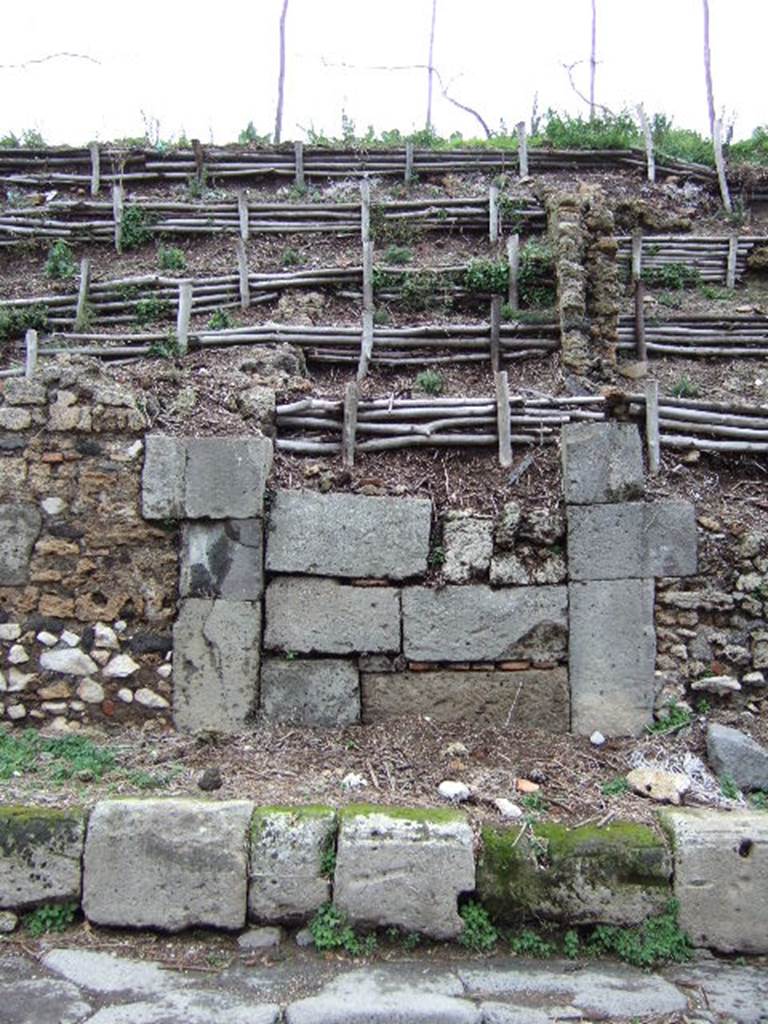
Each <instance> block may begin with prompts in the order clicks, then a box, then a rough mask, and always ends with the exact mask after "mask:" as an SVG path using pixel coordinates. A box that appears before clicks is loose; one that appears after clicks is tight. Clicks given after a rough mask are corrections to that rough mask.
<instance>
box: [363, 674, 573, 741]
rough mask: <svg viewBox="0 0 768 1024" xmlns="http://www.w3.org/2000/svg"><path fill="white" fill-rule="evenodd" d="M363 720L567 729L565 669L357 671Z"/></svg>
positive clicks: (568, 702) (567, 704)
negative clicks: (420, 719)
mask: <svg viewBox="0 0 768 1024" xmlns="http://www.w3.org/2000/svg"><path fill="white" fill-rule="evenodd" d="M362 698H363V721H364V722H365V723H366V724H370V723H374V722H386V721H389V720H391V719H393V718H403V717H413V716H419V715H426V716H428V717H429V718H430V719H431V720H432V721H433V722H468V723H471V724H472V725H494V726H497V725H499V724H509V725H515V726H520V727H523V728H526V729H547V730H549V731H550V732H567V731H568V729H569V727H570V700H569V692H568V672H567V671H566V669H564V668H556V669H549V670H546V669H531V670H529V671H521V672H493V671H488V672H455V671H450V670H438V671H435V672H382V673H363V675H362Z"/></svg>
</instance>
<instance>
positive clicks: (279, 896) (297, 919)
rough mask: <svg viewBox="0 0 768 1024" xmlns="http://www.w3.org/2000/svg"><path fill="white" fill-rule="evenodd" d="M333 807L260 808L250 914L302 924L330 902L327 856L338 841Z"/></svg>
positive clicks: (255, 826)
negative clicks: (336, 840)
mask: <svg viewBox="0 0 768 1024" xmlns="http://www.w3.org/2000/svg"><path fill="white" fill-rule="evenodd" d="M335 838H336V814H335V812H334V811H333V810H332V809H331V808H330V807H311V808H301V807H299V808H295V809H285V810H282V809H272V808H257V809H256V813H255V815H254V819H253V828H252V832H251V860H250V865H251V866H250V875H249V887H248V917H249V920H251V921H275V922H280V923H284V924H299V923H302V922H304V921H306V920H308V919H309V918H310V917H311V916H312V915H313V914H314V913H315V911H316V910H318V909H319V908H320V907H321V906H322V905H323V904H324V903H327V902H328V900H329V899H330V895H331V882H330V877H329V876H328V873H327V870H326V868H327V864H325V863H324V858H325V857H326V855H327V854H328V852H329V850H330V851H332V850H333V849H334V846H335Z"/></svg>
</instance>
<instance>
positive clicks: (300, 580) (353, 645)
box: [264, 576, 400, 654]
mask: <svg viewBox="0 0 768 1024" xmlns="http://www.w3.org/2000/svg"><path fill="white" fill-rule="evenodd" d="M265 613H266V628H265V634H264V646H265V648H266V649H267V650H272V651H275V650H281V651H295V652H298V653H301V654H310V653H313V652H316V653H318V654H355V653H366V654H379V653H384V652H387V651H399V650H400V591H399V590H397V589H396V588H393V587H352V586H347V585H345V584H342V583H338V582H336V581H335V580H321V579H313V578H312V577H310V576H282V577H278V578H277V579H275V580H273V581H272V582H271V583H270V584H269V586H268V587H267V592H266V601H265Z"/></svg>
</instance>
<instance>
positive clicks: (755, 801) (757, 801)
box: [749, 789, 768, 811]
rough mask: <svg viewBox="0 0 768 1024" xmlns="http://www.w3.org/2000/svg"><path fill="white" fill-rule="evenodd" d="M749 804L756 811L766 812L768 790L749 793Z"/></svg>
mask: <svg viewBox="0 0 768 1024" xmlns="http://www.w3.org/2000/svg"><path fill="white" fill-rule="evenodd" d="M749 802H750V804H751V805H752V807H754V808H755V810H757V811H768V790H765V789H757V790H755V792H754V793H750V796H749Z"/></svg>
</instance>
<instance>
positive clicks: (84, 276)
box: [75, 256, 91, 330]
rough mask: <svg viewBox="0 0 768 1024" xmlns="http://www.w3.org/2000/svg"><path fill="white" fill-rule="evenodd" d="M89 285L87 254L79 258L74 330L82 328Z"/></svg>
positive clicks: (89, 272)
mask: <svg viewBox="0 0 768 1024" xmlns="http://www.w3.org/2000/svg"><path fill="white" fill-rule="evenodd" d="M90 286H91V261H90V260H89V259H88V257H87V256H83V258H82V259H81V260H80V285H79V287H78V290H77V309H76V310H75V330H82V328H83V327H84V326H85V321H86V319H87V313H88V289H89V288H90Z"/></svg>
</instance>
